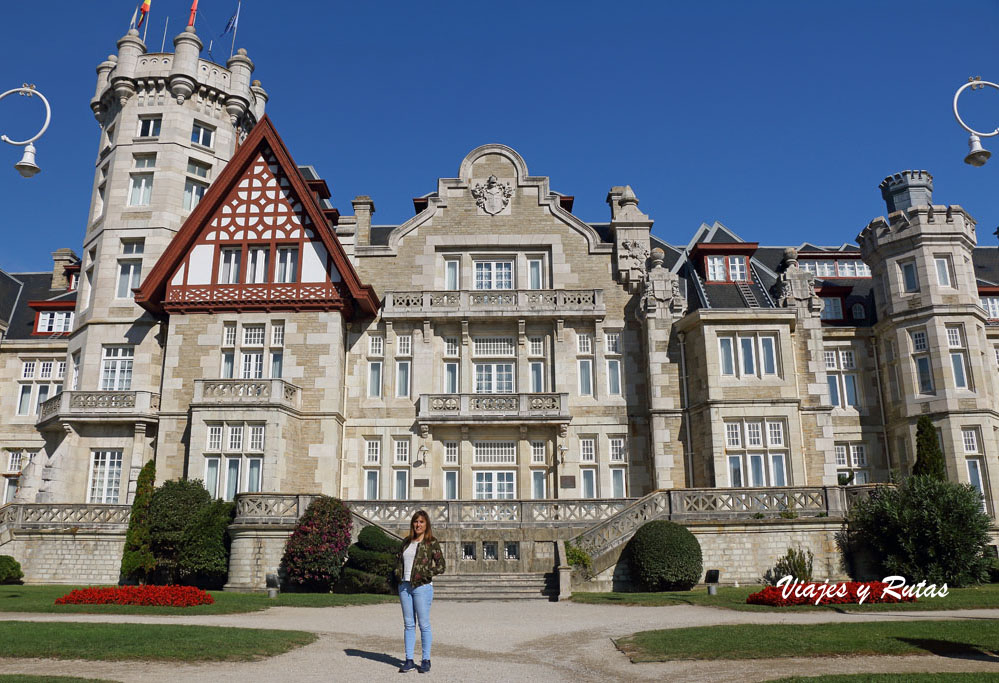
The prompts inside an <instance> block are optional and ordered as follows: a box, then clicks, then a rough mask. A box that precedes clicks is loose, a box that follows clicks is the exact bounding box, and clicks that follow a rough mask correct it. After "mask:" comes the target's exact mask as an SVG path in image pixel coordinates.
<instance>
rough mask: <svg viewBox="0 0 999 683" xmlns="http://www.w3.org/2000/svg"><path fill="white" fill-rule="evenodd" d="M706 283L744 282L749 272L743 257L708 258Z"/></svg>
mask: <svg viewBox="0 0 999 683" xmlns="http://www.w3.org/2000/svg"><path fill="white" fill-rule="evenodd" d="M707 274H708V282H746V281H747V280H749V270H748V268H747V265H746V257H745V256H708V257H707Z"/></svg>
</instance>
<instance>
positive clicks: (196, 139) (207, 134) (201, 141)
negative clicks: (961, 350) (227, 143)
mask: <svg viewBox="0 0 999 683" xmlns="http://www.w3.org/2000/svg"><path fill="white" fill-rule="evenodd" d="M214 137H215V129H214V128H212V127H211V126H207V125H205V124H203V123H195V124H194V125H193V126H192V127H191V142H193V143H195V144H196V145H202V146H203V147H211V146H212V140H213V138H214Z"/></svg>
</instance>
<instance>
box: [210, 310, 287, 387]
mask: <svg viewBox="0 0 999 683" xmlns="http://www.w3.org/2000/svg"><path fill="white" fill-rule="evenodd" d="M237 339H238V340H239V344H238V345H237ZM268 339H270V342H271V344H270V346H269V347H268V346H267V345H266V340H268ZM283 343H284V321H278V322H275V323H271V333H270V336H268V335H267V325H266V324H258V323H254V324H252V325H243V327H242V331H241V334H240V333H239V331H238V329H237V325H236V323H223V326H222V346H221V349H220V352H221V358H222V368H221V376H222V379H234V378H236V377H237V376H238V377H239V378H240V379H263V378H264V377H267V376H269V377H271V378H274V379H279V378H280V377H281V376H282V375H283V374H284V350H283V348H282V347H281V344H283ZM268 355H269V357H270V365H269V367H270V374H269V375H266V374H265V372H264V370H265V368H266V367H268V366H267V364H266V362H265V361H266V359H267V358H268ZM237 360H238V365H237Z"/></svg>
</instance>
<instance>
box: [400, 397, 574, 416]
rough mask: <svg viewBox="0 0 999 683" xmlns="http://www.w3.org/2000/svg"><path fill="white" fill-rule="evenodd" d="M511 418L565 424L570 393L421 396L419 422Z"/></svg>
mask: <svg viewBox="0 0 999 683" xmlns="http://www.w3.org/2000/svg"><path fill="white" fill-rule="evenodd" d="M483 417H488V418H490V419H495V418H500V419H504V418H506V419H510V420H517V421H525V422H556V423H558V422H561V423H568V422H569V420H570V419H571V416H570V415H569V394H421V395H420V403H419V407H418V408H417V420H418V421H420V422H463V421H472V420H479V419H481V418H483Z"/></svg>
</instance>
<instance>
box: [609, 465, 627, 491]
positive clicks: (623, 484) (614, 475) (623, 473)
mask: <svg viewBox="0 0 999 683" xmlns="http://www.w3.org/2000/svg"><path fill="white" fill-rule="evenodd" d="M627 473H628V471H627V470H626V469H625V468H623V467H612V468H611V469H610V475H611V496H613V497H614V498H626V497H627V496H628V477H627Z"/></svg>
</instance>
